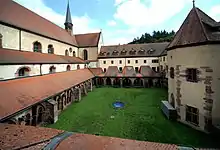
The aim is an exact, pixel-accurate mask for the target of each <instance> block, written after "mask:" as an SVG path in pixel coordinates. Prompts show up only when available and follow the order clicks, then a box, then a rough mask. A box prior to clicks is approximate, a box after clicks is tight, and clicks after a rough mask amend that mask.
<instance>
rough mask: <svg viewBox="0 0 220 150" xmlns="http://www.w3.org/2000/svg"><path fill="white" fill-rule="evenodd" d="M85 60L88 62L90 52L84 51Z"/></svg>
mask: <svg viewBox="0 0 220 150" xmlns="http://www.w3.org/2000/svg"><path fill="white" fill-rule="evenodd" d="M83 58H84V60H88V51H87V50H86V49H84V50H83Z"/></svg>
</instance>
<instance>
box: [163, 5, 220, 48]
mask: <svg viewBox="0 0 220 150" xmlns="http://www.w3.org/2000/svg"><path fill="white" fill-rule="evenodd" d="M209 43H210V44H211V43H220V23H219V22H216V21H215V20H214V19H212V18H211V17H209V16H208V15H207V14H205V13H204V12H203V11H202V10H200V9H199V8H197V7H193V8H192V9H191V11H190V12H189V14H188V16H187V17H186V19H185V21H184V22H183V24H182V25H181V27H180V29H179V30H178V31H177V33H176V35H175V36H174V39H173V41H171V42H170V44H169V46H168V47H167V49H168V50H170V49H174V48H178V47H185V46H193V45H201V44H209Z"/></svg>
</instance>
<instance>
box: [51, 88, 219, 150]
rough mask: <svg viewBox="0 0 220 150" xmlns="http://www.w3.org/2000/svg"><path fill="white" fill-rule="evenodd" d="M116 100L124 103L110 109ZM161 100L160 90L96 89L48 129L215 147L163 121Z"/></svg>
mask: <svg viewBox="0 0 220 150" xmlns="http://www.w3.org/2000/svg"><path fill="white" fill-rule="evenodd" d="M117 99H119V100H120V101H122V102H124V103H125V107H124V108H123V109H114V108H113V107H112V103H113V102H115V101H116V100H117ZM165 99H167V91H165V90H164V89H153V88H152V89H132V88H130V89H129V88H128V89H125V88H97V89H95V90H94V91H93V92H90V93H89V94H88V96H86V97H83V99H82V100H81V101H80V102H79V103H73V104H72V105H70V106H69V107H68V108H67V109H66V110H64V111H63V112H62V113H61V114H60V115H59V120H58V121H57V122H56V123H55V124H52V125H48V127H50V128H56V129H62V130H67V131H73V132H78V133H88V134H96V135H102V136H113V137H120V138H126V139H135V140H141V141H153V142H162V143H173V144H178V145H184V146H196V147H213V146H216V143H215V142H214V140H212V139H211V138H210V137H209V136H208V135H206V134H204V133H201V132H199V131H196V130H194V129H191V128H190V127H187V126H185V125H182V124H180V123H178V122H172V121H169V120H167V119H166V118H165V117H164V115H163V114H162V112H161V110H160V101H161V100H165ZM111 116H114V118H112V117H111Z"/></svg>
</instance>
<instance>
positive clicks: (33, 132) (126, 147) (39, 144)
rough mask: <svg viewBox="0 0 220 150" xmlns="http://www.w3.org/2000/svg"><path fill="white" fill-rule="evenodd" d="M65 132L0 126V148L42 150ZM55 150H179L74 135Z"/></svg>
mask: <svg viewBox="0 0 220 150" xmlns="http://www.w3.org/2000/svg"><path fill="white" fill-rule="evenodd" d="M62 133H64V131H61V130H57V129H49V128H42V127H33V126H21V125H9V124H0V142H1V144H0V149H4V150H11V149H23V148H24V147H26V148H27V149H34V150H40V149H43V148H44V147H45V146H48V144H50V143H51V142H52V141H53V140H54V139H55V137H56V136H58V135H60V134H62ZM55 149H56V150H71V149H72V150H177V146H176V145H174V144H162V143H155V142H146V141H136V140H128V139H121V138H114V137H104V136H95V135H88V134H78V133H73V134H72V135H70V136H69V137H66V138H65V139H63V140H62V141H61V142H60V143H59V145H58V146H56V148H55Z"/></svg>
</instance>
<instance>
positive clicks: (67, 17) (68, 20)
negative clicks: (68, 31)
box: [65, 0, 72, 24]
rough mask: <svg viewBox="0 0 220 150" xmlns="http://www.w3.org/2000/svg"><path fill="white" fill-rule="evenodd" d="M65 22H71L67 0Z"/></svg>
mask: <svg viewBox="0 0 220 150" xmlns="http://www.w3.org/2000/svg"><path fill="white" fill-rule="evenodd" d="M65 23H71V24H72V19H71V13H70V6H69V0H68V4H67V11H66V22H65Z"/></svg>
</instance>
